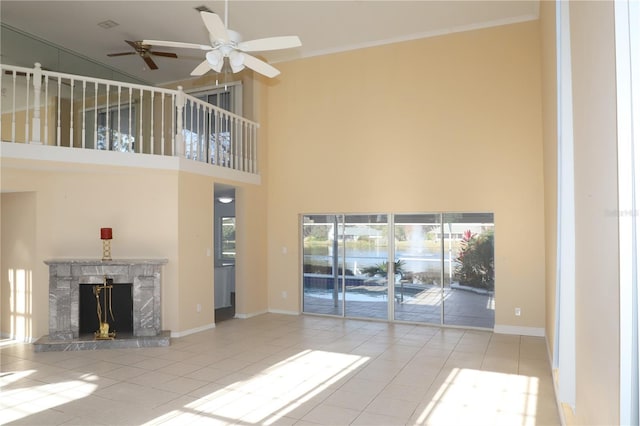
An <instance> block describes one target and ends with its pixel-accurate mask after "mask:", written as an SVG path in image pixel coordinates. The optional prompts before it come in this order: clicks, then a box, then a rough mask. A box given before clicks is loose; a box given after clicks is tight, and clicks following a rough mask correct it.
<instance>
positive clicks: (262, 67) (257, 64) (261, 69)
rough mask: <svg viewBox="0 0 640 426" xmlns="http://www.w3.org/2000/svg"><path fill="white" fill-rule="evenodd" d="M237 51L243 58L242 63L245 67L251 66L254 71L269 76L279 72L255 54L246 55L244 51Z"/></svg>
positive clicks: (271, 76)
mask: <svg viewBox="0 0 640 426" xmlns="http://www.w3.org/2000/svg"><path fill="white" fill-rule="evenodd" d="M239 53H240V55H242V56H243V59H244V62H243V63H244V65H245V66H246V67H247V68H251V69H252V70H254V71H255V72H257V73H260V74H262V75H264V76H266V77H269V78H273V77H275V76H277V75H278V74H280V71H278V70H277V69H276V68H274V67H272V66H271V65H269V64H268V63H266V62H264V61H261V60H260V59H258V58H256V57H255V56H251V55H247V54H246V53H242V52H239Z"/></svg>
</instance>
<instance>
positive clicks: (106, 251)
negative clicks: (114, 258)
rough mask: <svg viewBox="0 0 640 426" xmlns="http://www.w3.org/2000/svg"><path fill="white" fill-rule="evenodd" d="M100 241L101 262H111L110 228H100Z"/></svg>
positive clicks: (111, 233) (111, 231) (111, 235)
mask: <svg viewBox="0 0 640 426" xmlns="http://www.w3.org/2000/svg"><path fill="white" fill-rule="evenodd" d="M100 239H101V240H102V260H111V239H113V230H112V229H111V228H100Z"/></svg>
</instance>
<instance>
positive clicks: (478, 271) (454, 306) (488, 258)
mask: <svg viewBox="0 0 640 426" xmlns="http://www.w3.org/2000/svg"><path fill="white" fill-rule="evenodd" d="M493 230H494V222H493V213H447V214H445V215H444V216H443V243H444V254H445V259H444V260H445V262H444V268H445V271H444V272H445V274H444V289H443V290H444V293H443V294H444V300H443V303H444V315H443V323H444V324H452V325H462V326H471V327H485V328H493V325H494V322H495V300H494V287H495V274H494V241H493Z"/></svg>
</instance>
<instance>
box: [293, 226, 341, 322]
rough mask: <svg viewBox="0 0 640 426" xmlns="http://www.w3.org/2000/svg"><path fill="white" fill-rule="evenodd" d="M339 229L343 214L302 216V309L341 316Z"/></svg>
mask: <svg viewBox="0 0 640 426" xmlns="http://www.w3.org/2000/svg"><path fill="white" fill-rule="evenodd" d="M342 228H344V217H343V216H340V215H306V216H303V217H302V238H303V251H302V253H303V254H302V256H303V266H302V269H303V271H302V276H303V278H302V280H303V291H302V311H303V312H308V313H314V314H326V315H338V316H343V315H344V291H343V282H344V280H343V276H342V275H343V274H342V263H343V262H342V259H341V257H340V256H341V253H343V252H344V250H343V248H342V246H343V244H344V243H343V240H342V239H341V236H340V230H341V229H342ZM336 231H338V232H336Z"/></svg>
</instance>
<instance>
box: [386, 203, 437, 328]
mask: <svg viewBox="0 0 640 426" xmlns="http://www.w3.org/2000/svg"><path fill="white" fill-rule="evenodd" d="M440 217H441V215H440V214H410V215H395V216H394V240H395V258H396V271H395V272H396V274H395V282H394V290H395V291H394V299H395V300H394V319H396V320H399V321H411V322H428V323H433V324H441V321H440V318H441V317H442V241H441V226H440Z"/></svg>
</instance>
